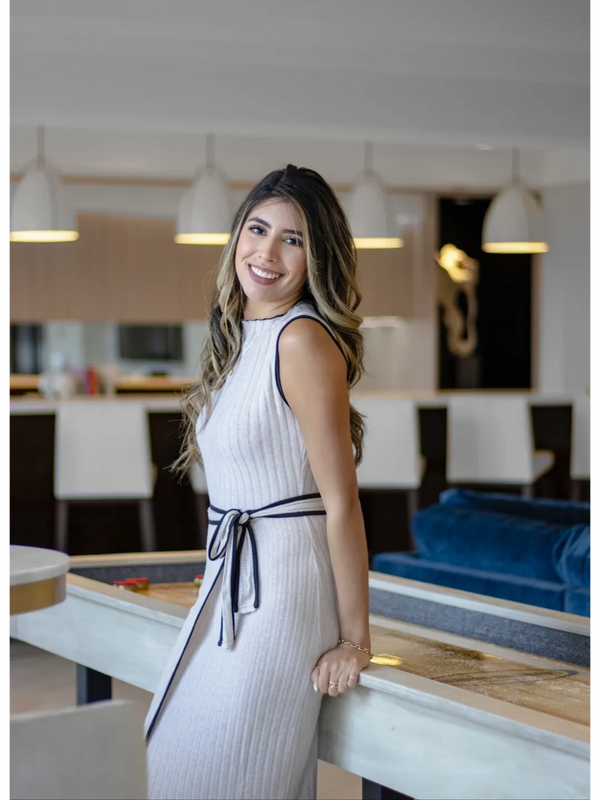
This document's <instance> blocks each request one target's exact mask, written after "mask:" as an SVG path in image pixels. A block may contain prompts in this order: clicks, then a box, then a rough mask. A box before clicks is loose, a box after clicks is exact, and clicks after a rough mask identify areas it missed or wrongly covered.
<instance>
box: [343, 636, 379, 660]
mask: <svg viewBox="0 0 600 800" xmlns="http://www.w3.org/2000/svg"><path fill="white" fill-rule="evenodd" d="M340 644H349V645H350V647H356V649H357V650H362V651H363V653H367V655H368V656H369V658H373V653H372V652H371V651H370V650H367V648H366V647H361V646H360V645H359V644H354V642H349V641H347V640H346V639H340V640H339V641H338V645H340Z"/></svg>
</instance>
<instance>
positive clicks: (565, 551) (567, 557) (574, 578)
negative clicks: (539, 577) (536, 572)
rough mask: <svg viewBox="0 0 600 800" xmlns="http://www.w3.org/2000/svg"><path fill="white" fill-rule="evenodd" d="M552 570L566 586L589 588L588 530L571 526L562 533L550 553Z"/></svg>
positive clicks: (587, 526) (583, 527) (581, 526)
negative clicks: (552, 562)
mask: <svg viewBox="0 0 600 800" xmlns="http://www.w3.org/2000/svg"><path fill="white" fill-rule="evenodd" d="M552 557H553V560H554V568H555V569H556V573H557V575H558V576H559V578H560V579H561V580H562V582H563V583H566V584H567V586H575V587H578V588H583V589H588V590H589V588H590V528H589V525H573V527H572V528H567V529H566V530H565V531H563V534H562V536H561V537H560V538H559V539H558V541H557V542H556V543H555V544H554V548H553V551H552Z"/></svg>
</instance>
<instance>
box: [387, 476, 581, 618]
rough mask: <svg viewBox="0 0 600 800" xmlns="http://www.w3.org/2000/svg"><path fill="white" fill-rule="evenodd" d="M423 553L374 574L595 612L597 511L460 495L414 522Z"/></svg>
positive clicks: (453, 493) (394, 559) (452, 492)
mask: <svg viewBox="0 0 600 800" xmlns="http://www.w3.org/2000/svg"><path fill="white" fill-rule="evenodd" d="M413 536H414V540H415V544H416V546H417V550H416V551H415V552H408V553H378V554H377V555H375V556H373V559H372V561H371V569H372V570H375V571H376V572H385V573H388V574H390V575H398V576H400V577H402V578H411V579H412V580H416V581H424V582H425V583H435V584H439V585H441V586H449V587H451V588H453V589H463V590H465V591H468V592H476V593H478V594H485V595H491V596H492V597H500V598H502V599H504V600H514V601H516V602H519V603H528V604H530V605H535V606H543V607H544V608H552V609H555V610H558V611H566V612H568V613H570V614H580V615H583V616H589V614H590V506H589V503H573V502H569V501H565V500H525V499H522V498H521V497H518V496H515V495H507V494H491V493H483V492H474V491H466V490H458V489H449V490H448V491H446V492H442V494H441V495H440V502H439V504H438V505H435V506H430V507H429V508H426V509H423V510H422V511H418V512H417V513H416V514H415V515H414V517H413Z"/></svg>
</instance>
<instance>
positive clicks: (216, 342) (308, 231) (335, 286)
mask: <svg viewBox="0 0 600 800" xmlns="http://www.w3.org/2000/svg"><path fill="white" fill-rule="evenodd" d="M273 199H279V200H283V201H285V202H288V203H291V204H292V205H293V206H294V208H295V209H296V211H297V212H298V215H299V218H300V220H301V227H302V233H303V244H304V249H305V252H306V272H307V277H306V282H305V284H304V289H303V294H302V296H301V297H300V298H298V299H299V300H300V299H302V300H308V301H309V302H311V303H312V305H313V306H314V308H315V309H316V310H317V311H318V313H319V314H320V316H321V317H322V318H323V319H324V320H325V321H326V322H328V323H329V326H330V328H331V329H332V333H333V335H334V338H335V340H336V342H337V343H338V345H339V347H340V349H341V351H342V353H343V354H344V358H345V359H346V365H347V383H348V389H351V388H352V387H353V386H354V385H355V384H356V383H357V382H358V381H359V379H360V377H361V375H362V373H363V355H364V345H363V336H362V334H361V332H360V330H359V326H360V324H361V322H362V317H360V316H358V315H357V314H356V313H355V311H356V309H357V307H358V305H359V303H360V301H361V299H362V295H361V293H360V290H359V288H358V282H357V276H356V250H355V248H354V242H353V239H352V234H351V232H350V226H349V224H348V220H347V218H346V215H345V213H344V211H343V209H342V207H341V205H340V203H339V201H338V199H337V197H336V196H335V193H334V192H333V190H332V188H331V187H330V186H329V184H328V183H327V182H326V181H325V180H324V179H323V178H322V177H321V175H319V173H317V172H315V171H314V170H312V169H307V168H304V167H299V168H298V167H294V166H293V165H292V164H288V166H287V167H286V168H285V169H280V170H275V171H273V172H270V173H269V174H268V175H267V176H266V177H265V178H263V179H262V180H261V181H260V183H258V184H257V185H256V186H255V187H254V188H253V189H252V190H251V191H250V193H249V194H248V196H247V197H246V199H245V200H244V202H243V203H242V205H241V206H240V208H239V209H238V211H237V213H236V215H235V218H234V220H233V224H232V228H231V236H230V238H229V242H228V244H227V245H226V246H225V248H224V249H223V253H222V256H221V260H220V264H219V267H218V272H217V279H216V286H215V289H214V293H213V298H212V302H211V311H210V317H209V331H208V335H207V338H206V341H205V343H204V347H203V349H202V354H201V357H200V376H199V379H198V383H197V385H195V386H194V387H193V388H192V389H191V390H190V391H189V392H188V393H187V394H186V395H185V396H184V397H183V398H182V410H183V426H184V446H183V449H182V452H181V455H180V456H179V458H178V459H177V460H176V461H175V462H174V463H173V464H172V465H171V469H172V470H173V471H174V472H176V473H179V474H180V475H183V474H185V472H186V471H187V469H188V468H189V467H190V466H191V465H192V464H193V463H194V462H197V463H198V464H200V466H203V461H202V454H201V452H200V450H199V447H198V442H197V438H196V426H197V423H198V419H199V416H200V414H202V412H203V411H205V418H204V421H203V425H206V422H207V421H208V419H209V417H210V414H211V410H212V403H211V393H212V392H213V391H215V390H216V389H219V388H220V387H221V386H222V385H223V383H224V382H225V379H226V377H227V373H228V372H229V371H230V370H231V369H232V368H233V367H234V366H235V364H236V362H237V360H238V358H239V355H240V350H241V346H242V318H243V316H244V293H243V290H242V287H241V285H240V282H239V279H238V277H237V273H236V270H235V254H236V249H237V243H238V239H239V236H240V231H241V229H242V226H243V225H244V223H245V222H246V220H247V219H248V217H249V215H250V213H251V212H252V210H253V209H254V208H255V207H256V206H257V205H259V204H260V203H263V202H265V201H267V200H273ZM350 434H351V438H352V445H353V448H354V460H355V463H356V465H357V466H358V464H360V462H361V460H362V448H363V438H364V425H363V419H362V416H361V415H360V414H359V413H358V411H357V410H356V409H355V408H353V407H352V406H350Z"/></svg>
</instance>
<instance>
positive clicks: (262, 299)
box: [235, 199, 306, 307]
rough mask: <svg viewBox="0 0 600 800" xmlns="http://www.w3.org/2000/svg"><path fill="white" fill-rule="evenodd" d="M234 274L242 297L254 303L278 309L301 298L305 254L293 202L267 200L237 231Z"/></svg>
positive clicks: (304, 275) (304, 271)
mask: <svg viewBox="0 0 600 800" xmlns="http://www.w3.org/2000/svg"><path fill="white" fill-rule="evenodd" d="M256 270H260V272H261V273H262V275H259V274H257V272H256ZM235 271H236V273H237V276H238V279H239V281H240V283H241V285H242V289H243V290H244V294H245V295H246V297H247V298H248V299H249V300H251V301H253V303H254V302H255V303H274V304H276V306H277V307H278V306H279V305H281V304H283V303H285V302H287V301H295V300H297V299H298V298H299V297H300V296H301V294H302V289H303V286H304V283H305V282H306V252H305V250H304V243H303V239H302V230H301V224H300V219H299V216H298V212H297V211H296V209H295V208H294V206H293V205H292V203H286V202H285V201H284V200H279V199H277V200H266V201H264V202H263V203H259V204H258V205H257V206H255V207H254V208H253V209H252V211H251V212H250V213H249V215H248V218H247V219H246V221H245V223H244V225H243V226H242V230H241V231H240V236H239V239H238V243H237V248H236V251H235ZM275 276H276V277H275Z"/></svg>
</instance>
